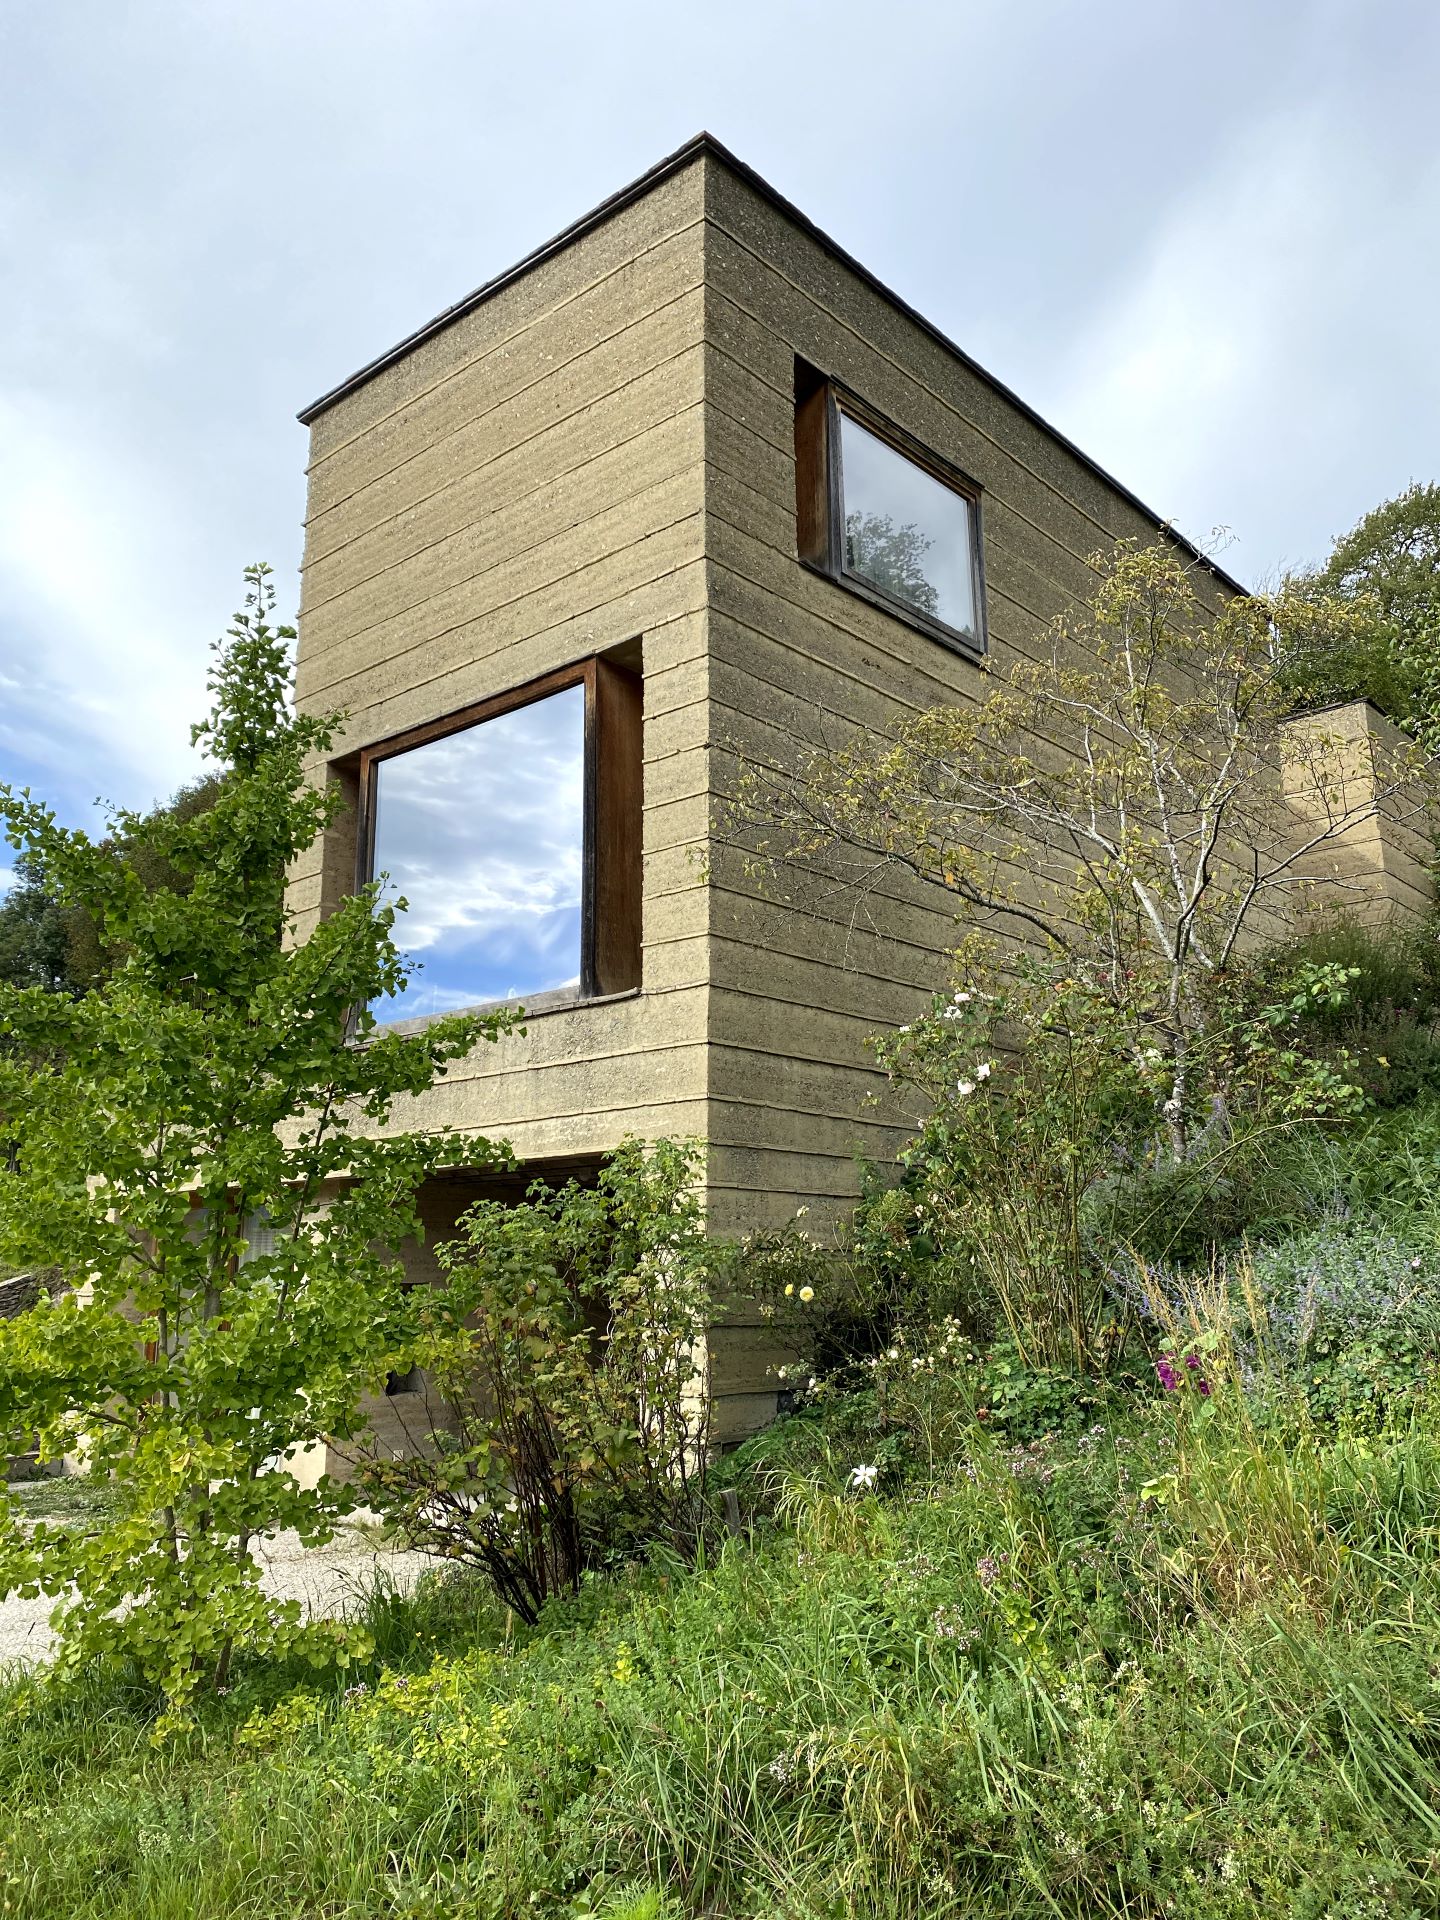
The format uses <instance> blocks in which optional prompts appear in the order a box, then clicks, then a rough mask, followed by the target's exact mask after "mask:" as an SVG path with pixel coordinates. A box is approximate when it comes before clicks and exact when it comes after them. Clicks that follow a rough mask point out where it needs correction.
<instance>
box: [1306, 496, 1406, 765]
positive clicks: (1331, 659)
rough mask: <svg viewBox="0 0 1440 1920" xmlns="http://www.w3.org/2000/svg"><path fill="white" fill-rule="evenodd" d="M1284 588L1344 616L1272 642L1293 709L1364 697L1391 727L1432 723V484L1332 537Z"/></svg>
mask: <svg viewBox="0 0 1440 1920" xmlns="http://www.w3.org/2000/svg"><path fill="white" fill-rule="evenodd" d="M1287 584H1288V588H1289V591H1290V592H1291V593H1293V594H1297V595H1300V596H1302V597H1304V598H1306V599H1308V600H1311V601H1314V602H1317V603H1319V602H1323V601H1324V600H1325V599H1326V598H1327V597H1328V598H1332V599H1335V600H1338V601H1340V602H1342V603H1343V604H1344V605H1345V606H1346V607H1347V608H1348V609H1349V610H1350V614H1351V618H1350V619H1349V620H1348V621H1346V622H1341V623H1335V622H1330V623H1326V624H1323V625H1321V626H1320V627H1318V628H1315V627H1312V628H1310V629H1308V630H1307V631H1305V632H1303V633H1302V634H1300V635H1299V636H1297V638H1296V640H1295V642H1294V644H1292V645H1288V646H1282V651H1281V672H1282V678H1283V681H1284V683H1285V684H1286V685H1287V686H1288V688H1289V690H1290V692H1291V695H1292V697H1293V699H1294V701H1295V703H1296V704H1297V705H1300V706H1325V705H1327V704H1330V703H1332V702H1336V701H1342V700H1370V701H1372V702H1373V703H1374V705H1376V706H1377V707H1379V708H1380V709H1381V711H1382V712H1384V713H1388V714H1389V715H1390V716H1391V718H1392V719H1394V720H1398V721H1400V722H1401V723H1402V724H1403V725H1407V726H1410V727H1412V728H1414V729H1416V730H1419V731H1422V732H1424V731H1427V730H1428V731H1429V732H1430V733H1431V734H1432V735H1433V734H1434V732H1435V730H1436V729H1437V727H1440V486H1437V485H1435V484H1434V483H1431V484H1429V485H1421V484H1419V483H1417V484H1415V485H1413V486H1410V487H1407V488H1406V489H1405V491H1404V492H1403V493H1401V494H1397V495H1396V497H1395V498H1394V499H1393V500H1386V501H1383V502H1382V503H1381V505H1380V506H1378V507H1375V508H1374V509H1372V511H1371V512H1369V513H1367V514H1366V515H1365V516H1364V518H1363V519H1361V520H1360V521H1359V522H1358V523H1357V524H1356V525H1355V526H1354V527H1352V528H1351V530H1350V531H1349V533H1346V534H1342V535H1341V537H1340V538H1339V539H1338V540H1337V541H1336V542H1335V544H1334V546H1333V547H1332V548H1331V551H1330V555H1329V558H1328V559H1327V560H1326V561H1324V563H1323V564H1322V565H1320V566H1318V567H1313V568H1309V569H1307V570H1304V571H1302V572H1300V573H1297V574H1296V575H1294V576H1293V577H1292V579H1291V580H1290V581H1289V582H1288V583H1287Z"/></svg>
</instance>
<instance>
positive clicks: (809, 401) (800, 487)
mask: <svg viewBox="0 0 1440 1920" xmlns="http://www.w3.org/2000/svg"><path fill="white" fill-rule="evenodd" d="M795 443H796V444H795V453H796V463H795V464H796V503H797V508H798V532H799V546H800V557H801V558H802V559H804V560H806V561H808V562H809V563H810V564H811V565H812V566H814V567H816V568H818V569H819V570H820V571H821V572H823V573H825V574H827V575H828V576H829V577H830V578H831V579H832V580H834V581H835V582H836V583H837V584H839V585H841V586H844V587H847V588H849V589H850V590H851V591H852V592H855V593H858V594H860V595H861V596H862V597H863V598H865V599H867V600H871V601H873V602H874V603H876V604H877V605H879V606H882V607H884V608H885V609H886V611H888V612H892V613H896V614H899V615H900V616H901V617H902V618H904V619H906V620H908V621H910V622H911V623H912V624H915V625H918V626H920V627H923V628H924V629H925V631H927V632H928V633H930V634H932V635H933V636H934V637H935V638H936V639H939V640H943V641H945V642H946V643H947V644H948V645H952V646H956V647H957V648H958V649H960V650H962V651H965V652H968V653H978V652H980V651H982V650H983V647H984V626H983V594H982V590H981V568H980V538H979V494H978V490H977V489H976V488H975V487H974V486H973V485H972V483H971V482H969V481H967V480H966V479H965V478H964V476H963V475H961V474H960V473H958V472H957V471H956V470H955V469H953V468H951V467H949V466H948V465H947V464H946V463H945V462H944V461H942V460H940V459H939V458H938V457H937V456H935V455H932V454H930V453H928V452H927V451H926V450H925V449H923V448H922V447H920V446H919V445H918V443H917V442H915V441H914V440H912V439H911V438H910V436H909V435H908V434H905V433H903V432H902V431H901V430H900V429H899V428H898V427H895V426H893V425H891V424H890V423H889V422H888V421H885V420H882V419H881V418H880V416H879V415H877V414H875V413H874V412H873V411H872V410H871V409H870V408H868V407H866V406H864V404H863V403H862V402H860V401H859V400H857V399H855V398H854V397H853V396H852V395H850V394H848V393H846V392H845V391H844V390H843V389H842V388H840V387H837V386H836V385H835V384H834V383H833V382H830V381H827V380H823V379H821V378H820V377H819V376H818V375H814V374H809V373H808V370H805V371H802V374H801V378H800V381H799V383H798V399H797V407H796V419H795Z"/></svg>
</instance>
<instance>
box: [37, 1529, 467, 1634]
mask: <svg viewBox="0 0 1440 1920" xmlns="http://www.w3.org/2000/svg"><path fill="white" fill-rule="evenodd" d="M255 1557H256V1558H257V1559H258V1560H259V1561H260V1563H261V1565H262V1566H263V1567H264V1569H265V1571H264V1573H263V1574H262V1576H261V1585H262V1586H263V1587H264V1589H265V1591H266V1592H267V1593H273V1594H274V1595H275V1596H276V1598H277V1599H281V1600H300V1601H303V1602H304V1605H305V1611H306V1613H307V1615H308V1616H309V1617H310V1618H311V1619H320V1618H327V1617H333V1616H334V1615H336V1614H342V1613H345V1612H346V1611H348V1610H349V1608H350V1607H352V1606H353V1605H354V1603H355V1599H356V1596H357V1595H358V1594H361V1593H364V1592H365V1591H366V1590H367V1589H368V1587H369V1586H370V1583H371V1581H372V1580H373V1579H374V1578H375V1575H376V1574H377V1573H379V1574H381V1575H383V1576H384V1577H385V1578H387V1579H389V1580H391V1581H393V1582H394V1584H395V1585H396V1586H397V1587H399V1588H400V1589H402V1591H406V1592H408V1591H409V1589H410V1588H411V1587H413V1586H414V1584H415V1582H416V1581H417V1580H418V1579H419V1577H420V1575H421V1574H422V1573H424V1572H425V1571H426V1569H427V1568H434V1567H436V1566H438V1565H439V1564H440V1562H439V1561H436V1560H432V1559H431V1558H430V1557H429V1556H428V1555H427V1554H423V1553H397V1552H394V1551H392V1550H390V1549H388V1548H385V1547H377V1546H376V1545H375V1544H374V1542H373V1541H372V1540H369V1539H367V1538H366V1536H365V1535H364V1534H363V1533H357V1532H352V1531H351V1530H349V1529H346V1530H345V1531H343V1532H341V1533H339V1534H337V1535H336V1537H335V1538H334V1540H332V1541H331V1543H330V1545H329V1546H328V1547H305V1546H302V1545H301V1544H300V1540H299V1537H298V1536H297V1535H296V1534H293V1533H277V1534H274V1535H271V1536H270V1537H268V1538H267V1539H266V1540H264V1541H263V1542H262V1543H261V1544H260V1545H259V1547H257V1549H256V1556H255ZM54 1604H55V1600H54V1596H53V1595H52V1596H48V1597H45V1598H41V1599H39V1600H20V1599H17V1598H15V1597H14V1596H13V1595H12V1596H11V1597H10V1598H9V1599H7V1600H0V1663H4V1662H5V1661H9V1660H21V1661H24V1662H26V1663H27V1664H29V1663H30V1662H33V1661H36V1660H43V1659H45V1657H46V1656H47V1655H48V1654H49V1652H50V1651H51V1648H52V1647H53V1645H54V1640H55V1636H54V1634H53V1633H52V1632H51V1631H50V1609H51V1608H52V1607H53V1606H54Z"/></svg>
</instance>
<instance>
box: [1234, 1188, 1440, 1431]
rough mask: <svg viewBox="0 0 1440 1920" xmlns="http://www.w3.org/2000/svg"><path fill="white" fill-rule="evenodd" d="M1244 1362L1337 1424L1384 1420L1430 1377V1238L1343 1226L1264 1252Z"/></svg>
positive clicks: (1248, 1276)
mask: <svg viewBox="0 0 1440 1920" xmlns="http://www.w3.org/2000/svg"><path fill="white" fill-rule="evenodd" d="M1243 1293H1244V1298H1245V1302H1246V1314H1247V1318H1248V1320H1249V1322H1250V1325H1249V1341H1248V1348H1249V1351H1248V1354H1247V1358H1248V1359H1249V1360H1250V1362H1251V1364H1252V1365H1253V1366H1254V1367H1256V1368H1263V1369H1265V1370H1266V1371H1267V1372H1268V1373H1270V1374H1271V1375H1272V1376H1273V1377H1275V1378H1277V1379H1278V1380H1279V1381H1281V1382H1283V1383H1284V1384H1285V1385H1287V1386H1288V1387H1290V1388H1292V1389H1298V1390H1299V1391H1300V1392H1301V1393H1303V1395H1304V1397H1305V1399H1306V1400H1307V1402H1308V1403H1309V1405H1310V1407H1311V1408H1312V1410H1313V1411H1314V1412H1315V1413H1317V1414H1319V1415H1321V1416H1323V1417H1324V1418H1326V1419H1328V1420H1332V1421H1336V1420H1338V1421H1346V1420H1351V1421H1353V1420H1354V1419H1356V1418H1357V1417H1365V1416H1369V1417H1371V1418H1376V1419H1378V1418H1383V1417H1384V1416H1385V1415H1386V1414H1387V1413H1389V1412H1391V1411H1393V1410H1394V1409H1395V1408H1396V1406H1397V1404H1398V1403H1400V1402H1401V1401H1404V1400H1406V1399H1408V1398H1410V1397H1412V1396H1413V1395H1414V1394H1415V1393H1416V1391H1417V1389H1420V1388H1422V1387H1423V1386H1424V1385H1425V1384H1426V1383H1427V1381H1428V1380H1429V1379H1430V1378H1431V1377H1433V1374H1434V1369H1435V1364H1436V1355H1437V1343H1440V1259H1437V1248H1436V1245H1435V1236H1434V1230H1433V1228H1432V1229H1431V1230H1430V1232H1429V1233H1428V1234H1424V1233H1417V1232H1414V1231H1412V1232H1410V1233H1408V1234H1407V1233H1402V1232H1397V1231H1395V1230H1393V1229H1391V1228H1389V1227H1387V1226H1383V1225H1379V1224H1375V1223H1371V1222H1359V1223H1354V1224H1347V1223H1336V1224H1332V1225H1326V1226H1322V1227H1317V1228H1315V1229H1314V1230H1312V1231H1311V1232H1309V1233H1304V1234H1296V1235H1293V1236H1291V1237H1290V1238H1289V1239H1286V1240H1283V1241H1280V1242H1278V1243H1277V1244H1275V1245H1273V1246H1262V1247H1258V1248H1257V1249H1256V1250H1255V1252H1254V1254H1253V1255H1252V1256H1251V1259H1250V1262H1249V1266H1248V1272H1246V1273H1245V1274H1244V1275H1243Z"/></svg>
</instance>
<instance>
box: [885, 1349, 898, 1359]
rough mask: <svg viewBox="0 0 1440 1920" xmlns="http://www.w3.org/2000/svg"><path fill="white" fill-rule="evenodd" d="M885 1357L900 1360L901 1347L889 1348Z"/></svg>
mask: <svg viewBox="0 0 1440 1920" xmlns="http://www.w3.org/2000/svg"><path fill="white" fill-rule="evenodd" d="M885 1358H886V1359H887V1360H898V1359H899V1358H900V1349H899V1348H898V1347H890V1348H887V1350H886V1353H885Z"/></svg>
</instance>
